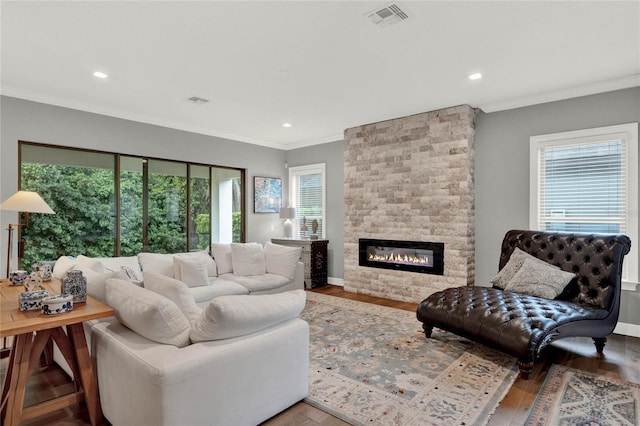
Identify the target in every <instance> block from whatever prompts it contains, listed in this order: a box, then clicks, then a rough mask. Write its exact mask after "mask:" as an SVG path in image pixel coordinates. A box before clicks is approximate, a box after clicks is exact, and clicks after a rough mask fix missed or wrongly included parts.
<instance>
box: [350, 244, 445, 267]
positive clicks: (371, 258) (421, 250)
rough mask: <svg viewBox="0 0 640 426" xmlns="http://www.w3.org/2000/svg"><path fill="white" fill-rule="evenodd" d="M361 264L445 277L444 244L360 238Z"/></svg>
mask: <svg viewBox="0 0 640 426" xmlns="http://www.w3.org/2000/svg"><path fill="white" fill-rule="evenodd" d="M359 264H360V266H367V267H371V268H384V269H394V270H398V271H408V272H419V273H423V274H435V275H443V274H444V243H435V242H428V241H402V240H378V239H369V238H360V240H359Z"/></svg>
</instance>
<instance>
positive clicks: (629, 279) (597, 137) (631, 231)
mask: <svg viewBox="0 0 640 426" xmlns="http://www.w3.org/2000/svg"><path fill="white" fill-rule="evenodd" d="M606 140H620V141H621V142H622V144H623V145H625V148H626V158H625V160H626V164H625V165H624V166H625V172H626V173H625V178H626V214H625V228H626V229H625V231H624V234H626V235H627V236H629V238H631V241H633V242H635V241H638V123H627V124H619V125H613V126H605V127H597V128H591V129H583V130H575V131H568V132H560V133H550V134H544V135H536V136H531V137H530V138H529V148H530V151H529V197H530V198H529V227H530V229H538V228H539V224H540V216H539V213H540V186H539V183H540V170H541V166H542V165H541V164H540V151H541V150H542V149H545V148H549V147H560V146H569V145H579V144H586V143H594V142H598V141H606ZM637 253H638V248H637V247H634V246H633V245H632V247H631V252H630V253H629V255H627V256H626V258H625V261H624V265H623V273H622V288H623V290H630V291H634V290H635V289H636V285H637V284H638V283H639V277H638V254H637Z"/></svg>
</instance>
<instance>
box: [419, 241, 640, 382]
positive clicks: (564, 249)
mask: <svg viewBox="0 0 640 426" xmlns="http://www.w3.org/2000/svg"><path fill="white" fill-rule="evenodd" d="M516 247H518V248H520V249H521V250H523V251H525V252H527V253H529V254H531V255H533V256H535V257H537V258H538V259H542V260H545V261H546V262H548V263H550V264H553V265H556V266H558V267H560V268H561V269H563V270H565V271H568V272H572V273H575V274H576V278H574V279H573V280H571V282H570V283H569V285H567V287H566V288H565V289H564V291H563V292H562V293H561V294H560V295H559V296H558V297H557V298H556V299H554V300H550V299H544V298H541V297H536V296H529V295H525V294H520V293H514V292H510V291H506V290H501V289H499V288H492V287H473V286H469V287H457V288H449V289H446V290H444V291H440V292H437V293H434V294H432V295H431V296H429V297H427V298H426V299H425V300H423V301H422V302H421V303H420V305H419V306H418V309H417V316H418V320H420V321H422V323H423V328H424V332H425V335H426V336H427V338H430V337H431V332H432V330H433V327H438V328H440V329H443V330H447V331H450V332H452V333H455V334H458V335H460V336H464V337H466V338H468V339H471V340H474V341H477V342H480V343H483V344H485V345H487V346H490V347H493V348H496V349H500V350H502V351H503V352H506V353H508V354H510V355H513V356H515V357H517V358H518V364H519V368H520V375H521V377H522V378H523V379H527V378H528V376H529V373H530V372H531V369H532V367H533V362H534V361H535V360H536V359H537V358H538V357H539V356H540V353H541V352H542V350H543V349H544V348H545V347H546V346H547V345H548V344H549V343H551V342H552V341H553V340H556V339H560V338H563V337H570V336H587V337H592V338H593V340H594V343H595V346H596V350H597V352H598V353H602V351H603V349H604V345H605V342H606V340H607V339H606V336H608V335H610V334H611V333H612V332H613V329H614V328H615V326H616V323H617V321H618V313H619V309H620V292H621V281H622V259H623V258H624V256H625V255H626V254H627V253H629V250H630V249H631V240H630V239H629V237H627V236H626V235H609V234H607V235H604V234H570V233H557V232H542V231H519V230H513V231H509V232H507V234H506V235H505V237H504V240H503V242H502V253H501V255H500V264H499V268H500V269H502V268H503V267H504V266H505V265H506V263H507V261H508V260H509V257H510V256H511V253H512V252H513V251H514V249H515V248H516Z"/></svg>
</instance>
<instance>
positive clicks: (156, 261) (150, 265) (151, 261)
mask: <svg viewBox="0 0 640 426" xmlns="http://www.w3.org/2000/svg"><path fill="white" fill-rule="evenodd" d="M138 261H139V262H140V266H141V267H142V272H145V271H156V272H158V273H159V274H162V275H166V276H167V277H171V278H175V277H174V276H173V254H161V253H138Z"/></svg>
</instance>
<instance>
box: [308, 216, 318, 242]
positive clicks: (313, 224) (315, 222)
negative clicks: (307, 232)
mask: <svg viewBox="0 0 640 426" xmlns="http://www.w3.org/2000/svg"><path fill="white" fill-rule="evenodd" d="M311 232H312V235H311V236H309V238H310V239H312V240H317V239H318V234H317V232H318V219H313V221H311Z"/></svg>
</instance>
